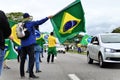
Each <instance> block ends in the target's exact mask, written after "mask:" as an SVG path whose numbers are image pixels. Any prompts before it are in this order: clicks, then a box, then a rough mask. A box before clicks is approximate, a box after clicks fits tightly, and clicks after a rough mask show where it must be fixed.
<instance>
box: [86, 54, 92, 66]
mask: <svg viewBox="0 0 120 80" xmlns="http://www.w3.org/2000/svg"><path fill="white" fill-rule="evenodd" d="M87 62H88V64H92V63H93V59H91V58H90V55H89V54H87Z"/></svg>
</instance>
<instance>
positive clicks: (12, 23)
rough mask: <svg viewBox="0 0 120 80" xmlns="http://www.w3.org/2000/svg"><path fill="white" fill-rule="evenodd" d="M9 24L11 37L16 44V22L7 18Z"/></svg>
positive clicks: (18, 41)
mask: <svg viewBox="0 0 120 80" xmlns="http://www.w3.org/2000/svg"><path fill="white" fill-rule="evenodd" d="M9 24H10V27H11V29H12V33H11V36H12V37H13V41H14V44H15V45H17V46H18V45H20V39H18V38H17V35H16V26H17V22H15V21H13V20H9Z"/></svg>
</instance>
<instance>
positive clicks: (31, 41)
mask: <svg viewBox="0 0 120 80" xmlns="http://www.w3.org/2000/svg"><path fill="white" fill-rule="evenodd" d="M31 18H32V17H31V16H30V15H29V14H28V13H24V14H23V19H24V23H25V27H26V28H27V29H28V31H29V32H30V36H28V37H27V38H26V39H24V40H23V39H21V50H22V54H21V55H20V58H21V62H20V76H21V78H25V72H24V65H25V59H26V56H27V54H28V56H29V78H39V77H38V76H36V75H35V74H34V72H33V67H34V60H35V58H34V54H35V51H34V45H35V44H36V36H35V28H34V27H35V26H39V25H41V24H43V23H44V22H46V21H47V20H48V19H49V18H51V16H49V17H46V18H44V19H41V20H37V21H32V19H31Z"/></svg>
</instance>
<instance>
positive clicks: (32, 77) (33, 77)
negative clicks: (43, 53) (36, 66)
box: [29, 75, 39, 79]
mask: <svg viewBox="0 0 120 80" xmlns="http://www.w3.org/2000/svg"><path fill="white" fill-rule="evenodd" d="M37 78H39V77H38V76H35V75H32V76H30V77H29V79H37Z"/></svg>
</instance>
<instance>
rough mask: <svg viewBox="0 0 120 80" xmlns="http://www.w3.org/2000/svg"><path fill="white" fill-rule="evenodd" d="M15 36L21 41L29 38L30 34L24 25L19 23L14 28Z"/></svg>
mask: <svg viewBox="0 0 120 80" xmlns="http://www.w3.org/2000/svg"><path fill="white" fill-rule="evenodd" d="M16 35H17V38H18V39H22V40H24V39H26V38H28V37H29V35H30V32H29V31H28V30H27V28H26V27H25V23H23V22H20V23H18V24H17V26H16Z"/></svg>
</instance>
